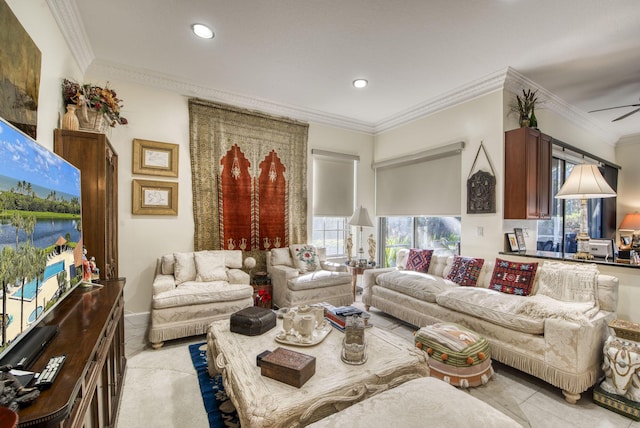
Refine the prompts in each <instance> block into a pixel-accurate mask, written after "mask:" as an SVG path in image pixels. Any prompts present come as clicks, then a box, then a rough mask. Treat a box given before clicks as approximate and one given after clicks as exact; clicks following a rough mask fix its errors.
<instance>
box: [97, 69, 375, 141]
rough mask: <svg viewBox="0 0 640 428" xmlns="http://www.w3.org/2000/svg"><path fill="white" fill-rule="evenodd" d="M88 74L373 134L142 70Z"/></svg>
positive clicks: (363, 126) (317, 114)
mask: <svg viewBox="0 0 640 428" xmlns="http://www.w3.org/2000/svg"><path fill="white" fill-rule="evenodd" d="M89 71H91V73H96V74H100V75H105V76H109V78H111V79H113V78H116V77H117V78H120V79H122V80H126V81H130V82H134V83H139V84H141V85H146V86H152V87H155V88H160V89H164V90H168V91H171V92H177V93H179V94H181V95H184V96H187V97H196V98H203V99H206V100H210V101H217V102H222V103H226V104H231V105H234V106H238V107H243V108H247V109H251V110H259V111H263V112H265V113H270V114H274V115H279V116H285V117H289V118H292V119H296V120H302V121H306V122H315V123H320V124H325V125H330V126H334V127H338V128H344V129H348V130H351V131H357V132H362V133H366V134H373V132H374V124H373V123H369V122H364V121H359V120H356V119H352V118H348V117H345V116H339V115H333V114H329V113H325V112H322V111H318V110H312V109H305V108H302V107H298V106H293V105H287V104H282V103H276V102H273V101H269V100H264V99H259V98H255V97H248V96H245V95H241V94H236V93H232V92H226V91H221V90H219V89H215V88H211V87H208V86H203V85H198V84H195V83H190V82H187V81H184V80H181V79H179V78H176V77H173V76H169V75H165V74H162V73H157V72H153V71H149V70H143V69H134V68H131V67H129V66H126V65H122V64H117V63H113V62H106V61H100V60H96V61H94V62H93V63H92V64H91V66H90V68H89Z"/></svg>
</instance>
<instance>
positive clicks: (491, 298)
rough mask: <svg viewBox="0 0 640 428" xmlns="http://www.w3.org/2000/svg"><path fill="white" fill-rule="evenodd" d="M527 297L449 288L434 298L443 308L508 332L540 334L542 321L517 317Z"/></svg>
mask: <svg viewBox="0 0 640 428" xmlns="http://www.w3.org/2000/svg"><path fill="white" fill-rule="evenodd" d="M528 299H529V298H528V297H523V296H517V295H513V294H506V293H500V292H499V291H495V290H490V289H487V288H482V287H453V288H449V289H447V290H445V291H443V292H442V293H440V294H439V295H438V296H437V297H436V302H437V303H438V304H439V305H440V306H443V307H445V308H449V309H453V310H454V311H457V312H461V313H464V314H467V315H471V316H474V317H477V318H481V319H483V320H486V321H489V322H491V323H494V324H497V325H501V326H503V327H506V328H509V329H511V330H516V331H521V332H523V333H531V334H542V333H543V331H544V317H532V316H527V315H524V314H522V313H521V307H522V306H524V305H525V303H526V301H527V300H528Z"/></svg>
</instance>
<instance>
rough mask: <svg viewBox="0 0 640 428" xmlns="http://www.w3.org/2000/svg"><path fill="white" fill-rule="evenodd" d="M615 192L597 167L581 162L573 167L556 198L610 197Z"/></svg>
mask: <svg viewBox="0 0 640 428" xmlns="http://www.w3.org/2000/svg"><path fill="white" fill-rule="evenodd" d="M614 196H616V192H615V191H614V190H613V189H612V188H611V186H609V184H608V183H607V181H606V180H605V179H604V177H603V176H602V174H600V170H598V167H597V166H596V165H593V164H581V165H576V166H574V167H573V171H571V174H569V178H567V181H565V182H564V184H563V185H562V188H561V189H560V191H559V192H558V194H557V195H556V198H558V199H595V198H612V197H614Z"/></svg>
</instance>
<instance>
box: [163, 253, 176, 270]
mask: <svg viewBox="0 0 640 428" xmlns="http://www.w3.org/2000/svg"><path fill="white" fill-rule="evenodd" d="M175 260H176V258H175V256H174V255H173V254H165V255H164V256H162V261H161V262H160V273H161V274H163V275H173V266H174V264H175Z"/></svg>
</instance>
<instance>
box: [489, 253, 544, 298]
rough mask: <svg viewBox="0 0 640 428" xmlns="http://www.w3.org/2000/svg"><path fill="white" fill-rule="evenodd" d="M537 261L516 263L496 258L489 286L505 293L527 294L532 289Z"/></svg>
mask: <svg viewBox="0 0 640 428" xmlns="http://www.w3.org/2000/svg"><path fill="white" fill-rule="evenodd" d="M537 269H538V263H516V262H510V261H509V260H502V259H496V265H495V267H494V268H493V275H492V276H491V282H490V283H489V288H490V289H491V290H496V291H501V292H503V293H507V294H517V295H519V296H528V295H529V294H531V292H532V291H533V282H534V280H535V277H536V270H537Z"/></svg>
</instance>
